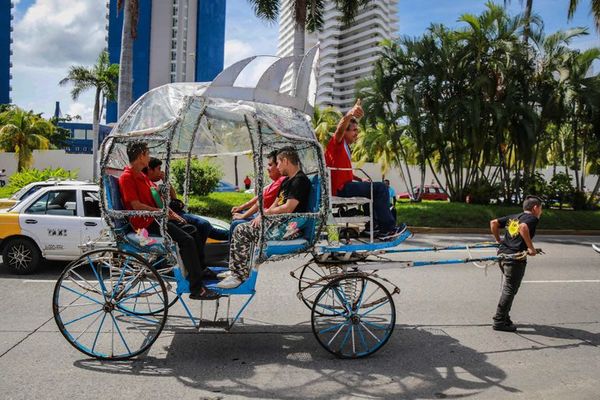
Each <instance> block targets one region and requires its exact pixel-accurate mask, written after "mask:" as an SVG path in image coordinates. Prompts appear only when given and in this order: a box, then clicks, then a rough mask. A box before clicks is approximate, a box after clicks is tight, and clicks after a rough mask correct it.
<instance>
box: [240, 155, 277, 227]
mask: <svg viewBox="0 0 600 400" xmlns="http://www.w3.org/2000/svg"><path fill="white" fill-rule="evenodd" d="M267 174H268V175H269V178H271V180H272V181H273V182H271V183H270V184H269V185H268V186H267V187H265V189H264V190H263V208H264V209H265V210H268V209H269V208H270V207H271V205H272V204H273V202H275V199H276V198H277V194H278V193H279V188H280V187H281V184H282V183H283V181H284V180H285V178H286V177H285V176H283V175H281V173H280V172H279V170H278V169H277V150H273V151H272V152H270V153H269V155H268V156H267ZM242 211H243V212H242ZM257 212H258V196H254V197H253V198H252V200H250V201H248V202H247V203H244V204H242V205H241V206H238V207H233V208H232V209H231V213H232V214H233V221H232V222H231V226H230V228H229V237H230V238H231V237H233V230H234V229H235V227H236V226H238V225H239V224H241V223H244V222H248V221H250V220H252V219H253V218H254V215H255V214H256V213H257Z"/></svg>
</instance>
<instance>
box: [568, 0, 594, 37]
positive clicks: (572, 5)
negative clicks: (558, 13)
mask: <svg viewBox="0 0 600 400" xmlns="http://www.w3.org/2000/svg"><path fill="white" fill-rule="evenodd" d="M578 6H579V0H569V12H568V18H569V20H571V19H572V18H573V16H574V15H575V11H577V7H578ZM590 13H591V14H592V15H593V16H594V22H595V23H596V30H597V31H598V32H600V0H590Z"/></svg>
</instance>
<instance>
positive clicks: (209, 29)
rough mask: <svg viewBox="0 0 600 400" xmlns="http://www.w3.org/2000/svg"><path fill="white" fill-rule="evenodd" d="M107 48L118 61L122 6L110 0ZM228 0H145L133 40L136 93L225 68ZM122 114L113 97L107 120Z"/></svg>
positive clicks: (205, 76) (210, 75) (135, 95)
mask: <svg viewBox="0 0 600 400" xmlns="http://www.w3.org/2000/svg"><path fill="white" fill-rule="evenodd" d="M106 5H107V15H106V18H107V20H108V25H107V29H108V36H107V42H108V53H109V57H110V62H111V63H115V64H118V63H119V57H120V53H121V32H122V27H123V12H122V11H120V10H119V11H118V10H117V0H108V1H107V4H106ZM225 5H226V0H140V1H139V17H138V25H137V38H136V39H135V41H134V43H133V99H134V100H135V99H137V98H139V97H140V96H141V95H142V94H144V93H146V92H147V91H148V90H150V89H153V88H155V87H158V86H161V85H164V84H167V83H171V82H205V81H211V80H213V79H214V78H215V77H216V76H217V75H218V74H219V72H221V71H222V70H223V61H224V55H225ZM116 120H117V104H116V103H115V102H109V103H108V106H107V112H106V121H107V122H109V123H110V122H115V121H116Z"/></svg>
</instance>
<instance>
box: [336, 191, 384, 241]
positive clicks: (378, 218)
mask: <svg viewBox="0 0 600 400" xmlns="http://www.w3.org/2000/svg"><path fill="white" fill-rule="evenodd" d="M338 196H340V197H367V198H371V183H370V182H348V183H346V184H345V185H344V187H343V188H342V189H341V190H339V191H338ZM388 199H389V196H388V190H387V187H386V186H385V185H384V184H383V183H381V182H373V199H372V200H373V220H374V221H375V225H377V226H378V227H379V230H380V231H381V232H387V231H390V230H392V229H393V228H394V226H395V223H394V217H393V216H392V213H391V212H390V209H389V207H388V203H389V202H388Z"/></svg>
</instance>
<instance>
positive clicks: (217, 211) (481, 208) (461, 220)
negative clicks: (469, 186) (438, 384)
mask: <svg viewBox="0 0 600 400" xmlns="http://www.w3.org/2000/svg"><path fill="white" fill-rule="evenodd" d="M251 198H252V195H251V194H246V193H234V192H224V193H211V194H209V195H208V196H192V197H191V198H190V202H189V209H190V211H191V212H193V213H195V214H200V215H206V216H209V217H215V218H219V219H222V220H224V221H229V220H230V219H231V207H233V206H238V205H240V204H242V203H244V202H246V201H248V200H250V199H251ZM397 210H398V221H402V222H406V223H407V224H408V225H409V226H426V227H439V228H481V229H487V228H488V226H489V222H490V220H491V219H494V218H498V217H501V216H504V215H509V214H516V213H519V212H520V211H521V208H520V207H515V206H498V205H477V204H466V203H448V202H445V201H423V202H421V203H410V202H400V203H398V205H397ZM538 227H539V229H577V230H600V211H571V210H554V209H552V210H550V209H544V213H543V215H542V219H541V221H540V224H539V225H538Z"/></svg>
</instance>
